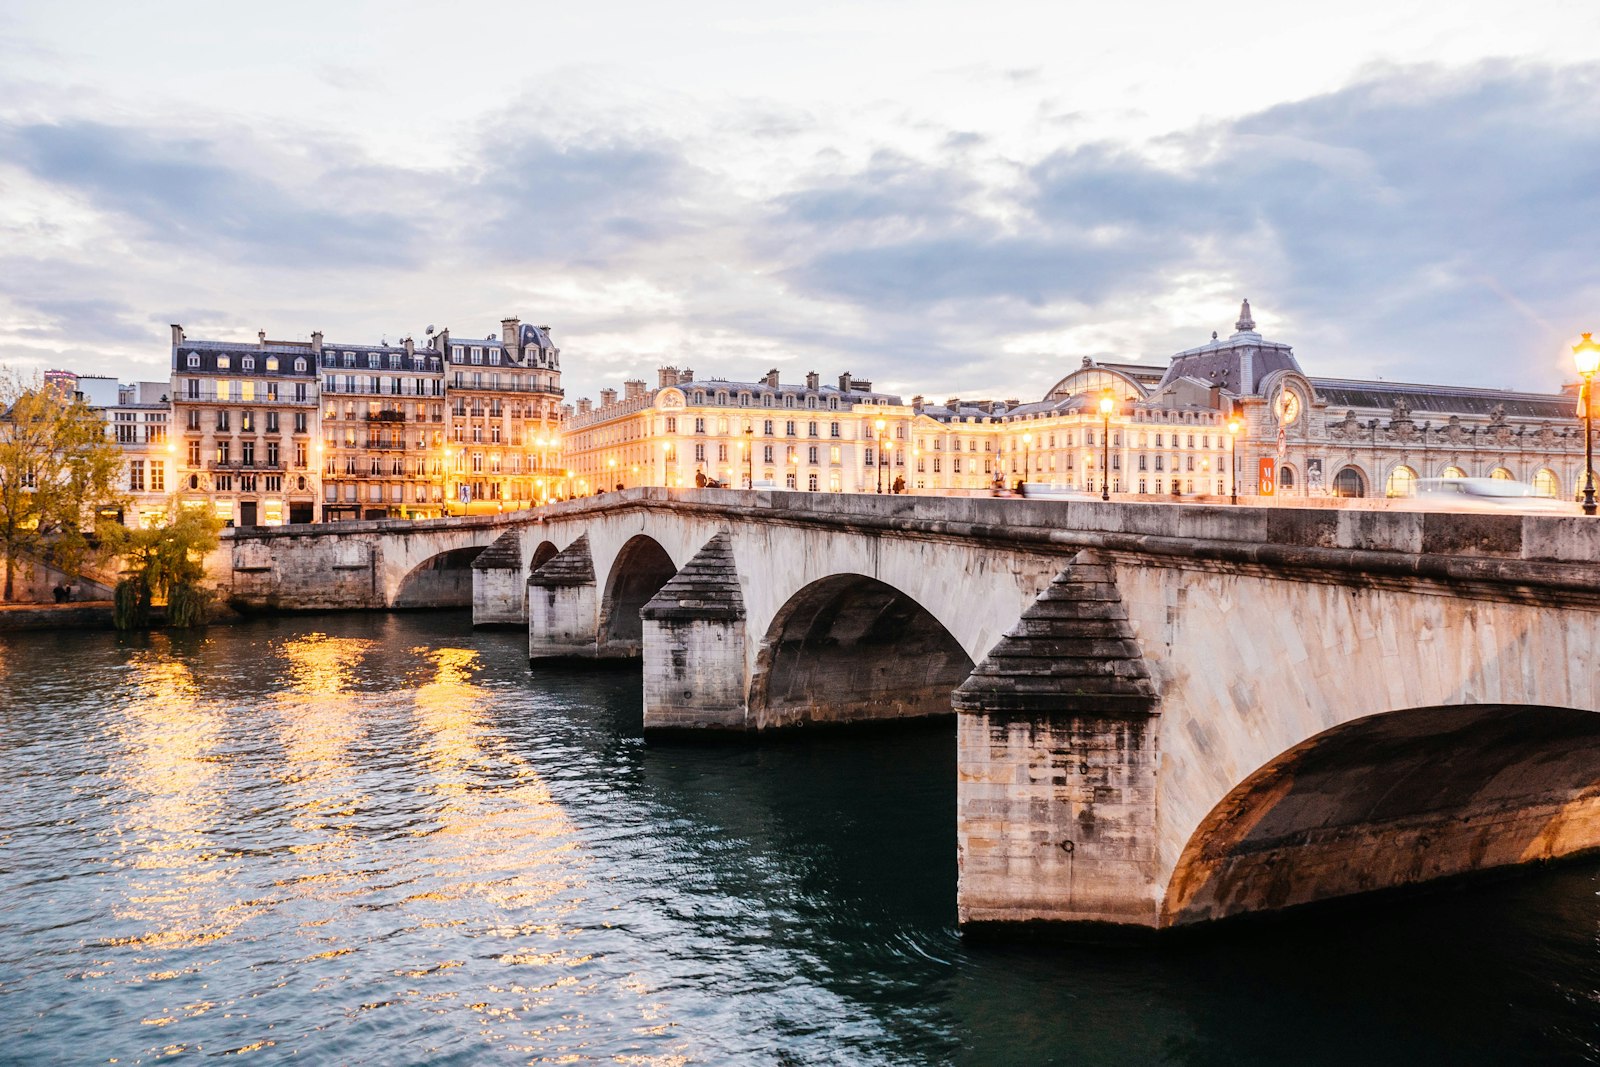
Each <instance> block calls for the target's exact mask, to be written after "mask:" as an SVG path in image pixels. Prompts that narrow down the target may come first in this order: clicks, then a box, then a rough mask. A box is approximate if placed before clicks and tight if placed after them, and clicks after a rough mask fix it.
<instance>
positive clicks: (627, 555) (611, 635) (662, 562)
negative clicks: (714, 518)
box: [598, 534, 678, 656]
mask: <svg viewBox="0 0 1600 1067" xmlns="http://www.w3.org/2000/svg"><path fill="white" fill-rule="evenodd" d="M677 573H678V565H677V564H676V563H674V562H673V561H672V557H671V556H670V555H668V554H667V550H666V549H665V548H662V547H661V542H659V541H657V540H656V539H655V538H653V537H651V536H650V535H649V534H635V535H634V536H632V537H630V538H629V539H628V540H627V541H626V542H625V543H624V544H623V546H622V548H621V549H620V550H618V552H617V555H616V558H615V559H614V560H613V561H612V564H611V570H610V572H609V573H608V574H607V575H606V586H605V595H604V597H603V598H602V599H601V601H600V619H599V627H598V630H599V645H600V646H601V647H602V649H603V650H604V652H605V654H606V655H608V656H638V655H640V653H641V651H642V649H643V645H644V621H643V619H641V618H640V615H639V610H640V609H641V608H643V607H644V606H645V604H647V603H649V601H650V598H651V597H653V596H655V595H656V594H657V593H658V592H660V591H661V587H662V586H664V585H666V584H667V582H669V581H671V580H672V576H673V575H674V574H677Z"/></svg>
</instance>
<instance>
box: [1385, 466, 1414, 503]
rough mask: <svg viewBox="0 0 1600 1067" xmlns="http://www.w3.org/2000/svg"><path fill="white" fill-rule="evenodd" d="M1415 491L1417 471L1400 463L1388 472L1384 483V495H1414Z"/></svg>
mask: <svg viewBox="0 0 1600 1067" xmlns="http://www.w3.org/2000/svg"><path fill="white" fill-rule="evenodd" d="M1416 492H1417V472H1416V471H1414V470H1412V469H1411V468H1410V467H1407V466H1406V465H1405V464H1403V463H1402V464H1401V465H1400V466H1398V467H1396V468H1395V469H1394V470H1392V471H1390V472H1389V480H1388V481H1387V482H1386V483H1384V486H1383V495H1384V496H1415V495H1416Z"/></svg>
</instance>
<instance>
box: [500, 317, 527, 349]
mask: <svg viewBox="0 0 1600 1067" xmlns="http://www.w3.org/2000/svg"><path fill="white" fill-rule="evenodd" d="M521 326H522V320H521V319H518V318H509V319H501V320H500V341H501V343H502V344H504V345H505V346H506V351H507V352H515V351H516V348H517V334H518V333H520V332H521Z"/></svg>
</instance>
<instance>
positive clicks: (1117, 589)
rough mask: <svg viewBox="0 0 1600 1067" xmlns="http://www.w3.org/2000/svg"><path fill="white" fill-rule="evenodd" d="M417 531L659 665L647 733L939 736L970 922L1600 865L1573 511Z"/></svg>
mask: <svg viewBox="0 0 1600 1067" xmlns="http://www.w3.org/2000/svg"><path fill="white" fill-rule="evenodd" d="M441 522H443V520H441ZM362 525H367V526H372V527H390V526H396V525H399V524H383V523H374V524H362ZM425 525H426V524H417V525H416V526H415V527H413V532H411V533H410V534H407V533H406V532H405V531H403V530H394V531H390V530H387V529H385V530H376V529H375V530H372V531H369V532H370V534H371V535H372V536H374V537H377V538H378V542H375V543H379V544H380V547H379V548H378V549H375V550H374V551H381V552H383V553H388V552H390V551H391V549H389V548H388V547H387V544H388V543H387V542H384V541H382V539H383V538H385V537H400V538H404V537H408V536H409V537H412V538H415V539H417V540H419V541H426V542H427V544H428V545H429V546H432V547H433V548H434V549H436V550H437V551H444V552H451V551H453V552H456V553H458V554H462V553H464V552H465V550H466V549H465V546H464V545H462V544H457V543H455V542H451V541H449V538H450V537H457V538H468V539H470V540H472V543H473V544H478V543H482V542H483V541H485V540H486V539H490V538H493V539H494V545H493V547H492V548H491V549H490V550H488V551H485V552H484V553H483V554H482V555H480V556H478V557H477V559H476V562H475V563H474V564H473V567H472V571H471V573H472V574H473V575H474V576H475V579H476V580H475V582H474V584H473V594H472V595H473V607H474V620H475V621H476V622H478V623H480V624H483V625H512V626H517V627H522V626H526V627H527V629H528V634H529V654H530V658H531V659H532V660H533V661H534V662H535V665H536V666H537V664H538V662H539V661H542V660H547V659H560V658H566V659H574V658H576V659H604V658H610V657H633V656H642V658H643V662H644V704H645V708H644V716H645V718H644V721H645V729H646V731H647V732H650V733H658V732H663V731H708V730H709V731H739V732H761V731H769V730H782V729H797V728H806V727H814V726H817V725H820V724H839V723H857V722H865V721H873V720H885V719H896V718H904V717H911V716H932V715H948V714H951V713H952V711H953V712H954V714H955V719H956V731H955V732H956V744H957V759H958V781H957V783H956V793H957V812H958V815H957V823H958V825H957V828H956V830H957V842H958V850H959V855H960V863H961V873H960V887H959V912H960V917H961V920H962V922H963V923H964V924H969V925H976V924H1011V923H1021V922H1033V921H1046V922H1063V923H1081V924H1112V925H1118V926H1127V927H1146V928H1150V927H1156V928H1159V927H1171V926H1181V925H1187V924H1192V923H1197V922H1203V921H1206V920H1211V919H1218V918H1224V917H1228V916H1235V915H1242V914H1247V913H1253V912H1262V911H1272V910H1277V909H1283V908H1289V907H1294V906H1297V905H1301V904H1310V903H1313V902H1317V901H1322V900H1327V899H1330V898H1335V897H1342V896H1348V895H1351V894H1357V893H1364V892H1369V891H1373V890H1383V889H1391V888H1400V887H1406V886H1411V885H1414V884H1417V883H1422V882H1427V881H1431V880H1434V879H1439V878H1446V877H1451V876H1456V875H1465V874H1470V873H1472V872H1475V871H1479V870H1484V869H1488V868H1493V867H1502V866H1510V865H1515V864H1524V863H1531V862H1538V861H1543V860H1548V859H1554V858H1558V857H1562V856H1567V855H1572V854H1574V853H1578V852H1583V851H1586V850H1591V849H1595V848H1596V847H1600V716H1597V715H1596V714H1595V712H1596V711H1597V710H1600V680H1597V677H1596V668H1595V663H1594V659H1593V653H1592V650H1593V649H1594V648H1595V647H1596V645H1597V639H1600V566H1597V565H1596V562H1595V561H1596V560H1597V559H1600V523H1595V522H1593V521H1592V520H1586V519H1584V518H1583V517H1580V516H1523V515H1500V514H1492V515H1457V514H1442V513H1419V512H1391V511H1384V512H1370V511H1361V512H1357V511H1332V510H1320V509H1318V510H1312V509H1293V508H1271V507H1240V508H1229V507H1206V506H1197V505H1181V504H1133V503H1119V502H1112V503H1110V504H1101V503H1098V502H1077V501H1072V502H1067V501H1046V500H995V499H964V498H932V497H895V496H883V497H879V496H838V495H824V494H806V493H782V492H779V493H740V492H728V491H715V490H687V491H686V490H671V491H669V490H662V489H640V490H632V491H629V492H626V493H619V494H614V495H608V496H606V497H602V498H597V499H591V500H584V501H573V502H568V503H566V504H563V505H557V506H553V507H549V508H546V509H543V510H542V512H541V513H540V514H539V515H537V516H536V517H535V518H534V519H533V521H527V520H526V519H524V521H521V522H516V521H513V520H495V522H493V523H482V524H478V525H471V526H470V527H469V525H468V524H462V523H459V522H458V523H457V524H456V525H457V526H459V527H460V529H459V530H454V531H452V530H451V527H450V525H449V524H447V523H446V524H444V525H436V526H432V527H427V528H425ZM438 546H445V547H442V548H441V547H438ZM241 547H242V546H241V543H240V542H239V541H238V540H237V539H236V542H235V545H234V559H235V563H236V564H237V562H238V560H239V559H240V558H241V557H240V555H239V553H240V550H241ZM346 551H348V550H346ZM392 551H395V552H399V550H398V549H394V550H392ZM429 551H430V548H426V547H425V548H419V549H415V550H413V551H411V553H410V554H409V555H406V556H404V562H402V563H397V564H396V565H395V566H394V567H393V568H392V570H391V569H389V568H387V566H386V567H385V568H379V569H378V570H381V571H382V573H384V574H388V573H395V574H399V573H401V572H402V571H404V573H405V574H415V573H416V568H417V567H419V566H423V565H425V563H426V560H427V559H429V558H432V556H429V555H425V553H427V552H429ZM268 555H269V556H271V557H272V559H273V560H274V561H276V559H277V555H278V553H277V551H276V550H274V549H269V550H268ZM245 558H247V559H249V558H256V557H248V556H246V557H245ZM385 558H386V557H385ZM397 558H398V557H397ZM407 564H409V565H410V566H411V568H412V570H410V571H405V566H406V565H407ZM378 570H375V571H374V573H378ZM373 581H374V582H375V583H376V582H377V579H376V578H374V579H373ZM414 582H415V578H413V579H411V580H410V582H408V581H407V580H405V579H404V578H402V580H401V581H400V582H399V583H398V585H396V586H395V588H396V589H397V590H398V589H403V588H405V587H406V586H407V585H408V584H414ZM374 587H376V586H374ZM385 588H387V587H385ZM391 602H394V601H391ZM374 606H377V605H374Z"/></svg>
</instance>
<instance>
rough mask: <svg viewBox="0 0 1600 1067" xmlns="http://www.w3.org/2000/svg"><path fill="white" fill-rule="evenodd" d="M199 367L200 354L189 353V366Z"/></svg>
mask: <svg viewBox="0 0 1600 1067" xmlns="http://www.w3.org/2000/svg"><path fill="white" fill-rule="evenodd" d="M199 365H200V353H198V352H190V353H189V366H191V367H198V366H199Z"/></svg>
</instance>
